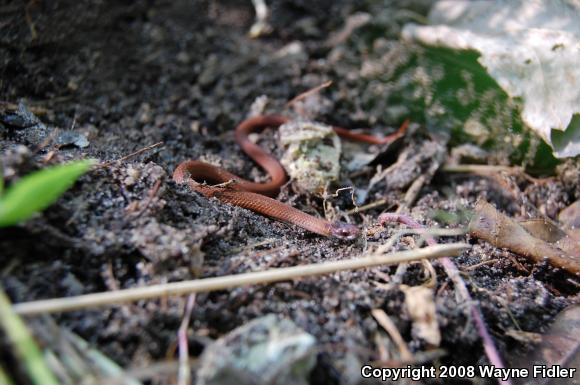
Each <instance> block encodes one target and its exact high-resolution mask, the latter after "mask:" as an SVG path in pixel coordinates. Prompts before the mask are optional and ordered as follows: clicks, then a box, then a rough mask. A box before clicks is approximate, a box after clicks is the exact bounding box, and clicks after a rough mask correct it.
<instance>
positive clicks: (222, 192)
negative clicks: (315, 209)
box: [173, 115, 408, 240]
mask: <svg viewBox="0 0 580 385" xmlns="http://www.w3.org/2000/svg"><path fill="white" fill-rule="evenodd" d="M288 120H289V119H288V118H285V117H283V116H278V115H262V116H256V117H253V118H249V119H246V120H244V121H243V122H242V123H240V125H238V126H237V127H236V131H235V135H236V141H237V142H238V145H239V146H240V147H241V148H242V150H244V152H245V153H246V154H247V155H248V156H249V157H250V158H252V159H253V160H254V161H255V162H256V163H258V164H259V165H260V167H262V168H263V169H264V170H265V171H266V172H267V173H268V174H269V175H270V177H271V180H270V181H269V182H266V183H254V182H250V181H248V180H245V179H242V178H240V177H239V176H236V175H234V174H232V173H230V172H228V171H226V170H224V169H222V168H219V167H216V166H213V165H211V164H208V163H204V162H201V161H199V160H188V161H185V162H182V163H180V164H179V166H177V168H176V169H175V171H174V172H173V180H174V181H175V182H177V183H187V184H188V185H189V187H190V188H191V189H192V190H195V191H197V192H200V193H202V194H203V195H205V196H206V197H208V198H211V197H215V198H217V199H219V200H220V201H222V202H225V203H228V204H231V205H234V206H239V207H243V208H245V209H248V210H252V211H254V212H257V213H259V214H262V215H265V216H267V217H270V218H273V219H276V220H279V221H281V222H285V223H290V224H294V225H296V226H300V227H302V228H303V229H306V230H308V231H312V232H313V233H316V234H320V235H324V236H333V237H336V238H339V239H345V240H352V239H355V238H357V237H358V235H359V234H360V230H359V229H358V227H356V226H355V225H352V224H349V223H345V222H340V221H336V222H329V221H327V220H326V219H323V218H317V217H314V216H312V215H309V214H306V213H305V212H303V211H300V210H298V209H296V208H294V207H291V206H288V205H287V204H284V203H282V202H279V201H277V200H275V199H272V198H270V197H272V196H276V195H277V194H278V192H279V191H280V187H281V186H282V185H283V184H284V183H286V182H287V181H288V177H287V176H286V171H284V168H282V165H281V164H280V162H279V161H278V160H277V159H276V158H274V157H273V156H272V155H270V154H268V153H267V152H265V151H264V150H263V149H262V148H261V147H259V146H258V145H256V144H254V143H252V142H251V141H250V140H249V139H248V135H249V134H250V133H252V132H256V131H261V130H262V129H264V128H266V127H279V126H281V125H282V124H284V123H286V122H288ZM407 125H408V121H405V123H403V125H402V126H401V128H399V130H398V131H397V132H395V133H394V134H391V135H389V136H387V137H385V138H378V137H375V136H371V135H364V134H357V133H354V132H351V131H349V130H347V129H345V128H341V127H333V129H334V131H335V132H336V133H337V134H338V135H339V136H341V137H343V138H347V139H350V140H355V141H360V142H365V143H371V144H385V143H390V142H392V141H393V140H395V139H397V138H399V137H400V136H402V135H403V134H404V132H405V130H406V128H407ZM203 182H205V183H212V184H221V183H227V182H230V183H228V184H227V185H226V186H222V187H219V186H210V185H207V184H202V183H203Z"/></svg>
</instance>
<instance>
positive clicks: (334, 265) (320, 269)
mask: <svg viewBox="0 0 580 385" xmlns="http://www.w3.org/2000/svg"><path fill="white" fill-rule="evenodd" d="M469 247H470V246H469V245H468V244H466V243H451V244H447V245H437V246H432V247H425V248H423V249H418V250H407V251H400V252H396V253H392V254H387V255H377V254H371V255H368V256H365V257H360V258H353V259H347V260H343V261H331V262H323V263H318V264H310V265H305V266H292V267H286V268H279V269H270V270H266V271H260V272H252V273H246V274H236V275H226V276H223V277H214V278H204V279H197V280H192V281H184V282H173V283H167V284H163V285H153V286H147V287H139V288H133V289H126V290H119V291H112V292H103V293H94V294H86V295H80V296H76V297H67V298H55V299H47V300H41V301H33V302H24V303H19V304H15V305H14V307H13V308H14V311H15V312H16V313H18V314H22V315H31V314H42V313H57V312H65V311H72V310H78V309H84V308H90V307H96V306H110V305H113V304H117V303H123V302H130V301H139V300H143V299H151V298H160V297H167V296H177V295H184V294H191V293H200V292H207V291H215V290H224V289H229V288H233V287H239V286H246V285H256V284H264V283H271V282H279V281H288V280H292V279H297V278H304V277H309V276H315V275H323V274H329V273H335V272H337V271H345V270H353V269H363V268H368V267H374V266H380V265H393V264H398V263H403V262H410V261H416V260H420V259H423V258H438V257H442V256H457V255H459V254H460V253H461V252H462V251H463V250H465V249H467V248H469Z"/></svg>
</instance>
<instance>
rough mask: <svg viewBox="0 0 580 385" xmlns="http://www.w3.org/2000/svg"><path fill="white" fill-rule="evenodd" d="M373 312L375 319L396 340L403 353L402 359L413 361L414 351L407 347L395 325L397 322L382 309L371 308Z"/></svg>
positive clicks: (400, 351)
mask: <svg viewBox="0 0 580 385" xmlns="http://www.w3.org/2000/svg"><path fill="white" fill-rule="evenodd" d="M371 314H372V315H373V317H374V319H375V320H376V321H377V322H378V324H379V325H381V326H382V327H383V329H385V330H386V331H387V333H389V335H390V336H391V339H392V340H393V341H394V342H395V344H396V345H397V347H398V348H399V353H400V354H401V359H402V360H403V361H412V360H413V353H411V351H410V350H409V347H407V343H406V342H405V340H404V339H403V337H402V336H401V333H399V330H398V329H397V327H396V326H395V323H394V322H393V321H392V320H391V318H389V316H388V315H387V313H385V312H384V311H383V310H382V309H373V310H371Z"/></svg>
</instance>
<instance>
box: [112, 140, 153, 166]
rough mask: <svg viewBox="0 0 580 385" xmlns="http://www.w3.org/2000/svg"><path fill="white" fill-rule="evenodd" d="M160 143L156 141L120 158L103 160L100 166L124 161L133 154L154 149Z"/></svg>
mask: <svg viewBox="0 0 580 385" xmlns="http://www.w3.org/2000/svg"><path fill="white" fill-rule="evenodd" d="M162 145H163V142H157V143H155V144H152V145H150V146H147V147H143V148H142V149H140V150H137V151H135V152H132V153H130V154H129V155H125V156H124V157H122V158H119V159H116V160H110V161H108V162H105V163H103V164H101V167H108V166H110V165H112V164H113V163H115V162H123V161H125V160H127V159H130V158H133V157H134V156H137V155H140V154H142V153H144V152H145V151H149V150H152V149H154V148H156V147H159V146H162Z"/></svg>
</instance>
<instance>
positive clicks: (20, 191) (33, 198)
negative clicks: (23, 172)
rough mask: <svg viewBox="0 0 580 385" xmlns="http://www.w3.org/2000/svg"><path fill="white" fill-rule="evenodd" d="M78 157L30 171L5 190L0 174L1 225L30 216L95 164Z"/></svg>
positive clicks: (47, 204) (18, 221) (56, 197)
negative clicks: (70, 160) (76, 159)
mask: <svg viewBox="0 0 580 385" xmlns="http://www.w3.org/2000/svg"><path fill="white" fill-rule="evenodd" d="M94 163H95V162H94V161H93V160H80V161H75V162H71V163H67V164H63V165H58V166H52V167H47V168H45V169H42V170H40V171H36V172H33V173H31V174H29V175H27V176H25V177H23V178H22V179H20V180H19V181H18V182H16V183H14V184H13V185H12V186H10V187H9V188H7V189H6V191H4V188H3V183H4V181H3V178H2V176H1V175H0V227H7V226H13V225H16V224H18V223H20V222H23V221H25V220H27V219H29V218H30V217H31V216H33V215H34V214H36V213H37V212H40V211H42V210H44V209H45V208H47V207H48V206H50V205H51V204H52V203H54V202H55V201H56V200H57V199H58V197H60V196H61V195H62V194H63V193H64V192H65V191H66V190H67V189H68V188H70V187H71V186H72V185H73V183H74V182H75V181H76V180H77V179H78V178H79V177H80V176H81V175H83V174H84V173H85V172H87V170H88V169H89V168H90V167H91V166H92V165H93V164H94Z"/></svg>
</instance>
